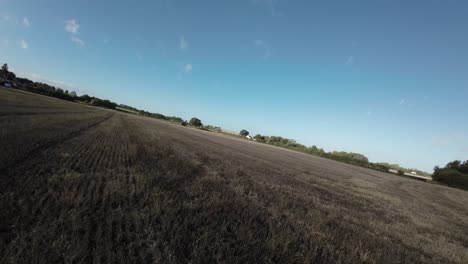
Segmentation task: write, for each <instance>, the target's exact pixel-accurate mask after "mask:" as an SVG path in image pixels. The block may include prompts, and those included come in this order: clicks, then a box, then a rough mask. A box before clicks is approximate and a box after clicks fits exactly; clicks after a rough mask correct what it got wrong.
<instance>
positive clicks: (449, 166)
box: [445, 160, 462, 170]
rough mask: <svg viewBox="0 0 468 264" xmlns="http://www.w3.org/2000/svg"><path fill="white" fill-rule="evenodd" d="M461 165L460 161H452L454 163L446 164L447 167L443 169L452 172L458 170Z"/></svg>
mask: <svg viewBox="0 0 468 264" xmlns="http://www.w3.org/2000/svg"><path fill="white" fill-rule="evenodd" d="M461 164H462V163H461V161H460V160H454V161H452V162H449V163H447V165H446V166H445V168H447V169H452V170H459V169H460V165H461Z"/></svg>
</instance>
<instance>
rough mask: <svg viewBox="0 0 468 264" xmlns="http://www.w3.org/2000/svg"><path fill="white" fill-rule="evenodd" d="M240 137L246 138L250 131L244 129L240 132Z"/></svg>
mask: <svg viewBox="0 0 468 264" xmlns="http://www.w3.org/2000/svg"><path fill="white" fill-rule="evenodd" d="M239 135H241V136H243V137H246V136H248V135H249V131H247V130H245V129H242V130H241V131H240V132H239Z"/></svg>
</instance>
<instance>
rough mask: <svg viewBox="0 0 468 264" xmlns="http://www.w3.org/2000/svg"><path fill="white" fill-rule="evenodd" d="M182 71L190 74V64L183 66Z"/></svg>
mask: <svg viewBox="0 0 468 264" xmlns="http://www.w3.org/2000/svg"><path fill="white" fill-rule="evenodd" d="M184 70H185V73H191V72H192V64H185V67H184Z"/></svg>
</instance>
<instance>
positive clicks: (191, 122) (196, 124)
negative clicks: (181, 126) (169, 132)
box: [189, 117, 203, 127]
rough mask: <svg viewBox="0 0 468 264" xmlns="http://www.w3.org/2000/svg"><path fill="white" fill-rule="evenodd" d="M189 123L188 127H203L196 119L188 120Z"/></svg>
mask: <svg viewBox="0 0 468 264" xmlns="http://www.w3.org/2000/svg"><path fill="white" fill-rule="evenodd" d="M189 123H190V125H192V126H194V127H202V126H203V124H202V122H201V120H200V119H198V118H196V117H192V119H190V122H189Z"/></svg>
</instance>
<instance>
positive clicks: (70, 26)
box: [65, 19, 80, 34]
mask: <svg viewBox="0 0 468 264" xmlns="http://www.w3.org/2000/svg"><path fill="white" fill-rule="evenodd" d="M79 29H80V24H78V22H77V21H76V20H75V19H70V20H67V21H65V31H67V32H70V33H72V34H78V30H79Z"/></svg>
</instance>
